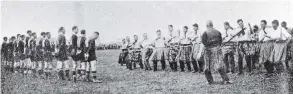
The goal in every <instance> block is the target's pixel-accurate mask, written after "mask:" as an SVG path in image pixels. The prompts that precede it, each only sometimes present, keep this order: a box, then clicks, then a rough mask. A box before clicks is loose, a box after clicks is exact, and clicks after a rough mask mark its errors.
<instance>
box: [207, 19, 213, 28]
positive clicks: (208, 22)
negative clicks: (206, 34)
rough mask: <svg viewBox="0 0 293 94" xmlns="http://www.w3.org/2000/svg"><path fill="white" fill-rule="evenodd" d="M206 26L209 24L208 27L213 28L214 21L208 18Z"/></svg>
mask: <svg viewBox="0 0 293 94" xmlns="http://www.w3.org/2000/svg"><path fill="white" fill-rule="evenodd" d="M206 26H207V28H213V22H212V21H211V20H208V21H207V22H206Z"/></svg>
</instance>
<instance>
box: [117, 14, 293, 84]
mask: <svg viewBox="0 0 293 94" xmlns="http://www.w3.org/2000/svg"><path fill="white" fill-rule="evenodd" d="M237 23H238V25H239V26H238V27H237V28H232V27H231V26H230V24H229V22H225V23H224V24H223V25H224V28H225V32H219V31H218V30H216V29H214V27H213V23H212V22H211V21H208V22H207V23H206V27H207V30H205V31H204V32H201V31H200V30H199V26H198V24H197V23H195V24H193V26H192V27H193V30H194V31H192V32H191V33H188V32H190V31H188V27H187V26H184V27H183V34H181V31H180V30H178V31H177V32H175V31H174V30H173V26H172V25H169V26H168V30H169V33H168V36H167V37H163V36H161V31H160V30H157V37H156V39H155V40H150V39H148V35H147V33H144V34H143V40H142V41H138V36H137V35H134V41H133V42H131V41H130V38H129V37H126V38H125V39H123V40H122V42H123V45H122V48H121V50H122V51H121V53H120V56H119V60H118V63H119V64H121V65H123V64H126V67H127V69H130V70H132V69H133V67H134V68H136V64H139V65H140V67H141V68H144V69H145V70H153V71H157V62H160V63H161V66H162V70H165V69H166V64H169V66H170V69H171V70H172V71H177V68H178V66H177V65H178V63H179V67H180V69H181V71H185V67H186V66H187V69H188V72H190V71H192V68H191V67H192V66H193V70H194V73H196V72H204V74H205V76H206V79H207V80H208V83H209V84H211V83H213V77H212V74H211V73H212V72H213V71H215V70H216V71H218V72H219V73H220V74H221V77H222V78H223V80H224V81H223V82H224V83H231V82H230V81H229V78H228V76H227V73H229V72H231V73H236V71H237V70H238V74H239V75H241V74H243V70H244V66H246V67H247V69H248V72H251V71H252V69H257V70H260V69H261V68H263V67H264V68H265V69H266V70H267V75H268V76H269V75H271V73H273V71H274V69H277V72H281V71H283V70H284V69H285V68H287V69H289V68H292V64H291V63H290V62H288V61H289V60H290V57H292V55H291V53H292V51H293V50H292V48H293V47H291V44H292V42H291V38H292V35H293V31H292V28H288V27H287V23H286V22H282V23H281V25H279V21H278V20H274V21H272V26H268V25H267V22H266V20H262V21H261V22H260V27H259V26H257V25H254V26H252V27H251V26H250V24H248V27H245V26H244V23H243V20H242V19H238V20H237ZM244 60H245V61H246V62H243V61H244ZM166 62H167V63H166ZM151 65H152V66H151ZM236 65H237V66H236ZM237 67H238V69H236V68H237ZM282 69H283V70H282Z"/></svg>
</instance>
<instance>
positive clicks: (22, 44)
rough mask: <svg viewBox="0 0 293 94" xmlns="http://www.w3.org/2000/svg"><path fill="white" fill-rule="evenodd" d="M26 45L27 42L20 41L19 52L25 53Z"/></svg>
mask: <svg viewBox="0 0 293 94" xmlns="http://www.w3.org/2000/svg"><path fill="white" fill-rule="evenodd" d="M24 46H25V44H24V42H23V41H19V42H18V47H17V48H18V52H19V53H24Z"/></svg>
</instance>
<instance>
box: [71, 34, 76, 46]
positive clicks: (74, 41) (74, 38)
mask: <svg viewBox="0 0 293 94" xmlns="http://www.w3.org/2000/svg"><path fill="white" fill-rule="evenodd" d="M71 43H72V44H71V45H72V47H73V48H74V49H76V48H77V36H76V35H75V34H73V35H72V36H71Z"/></svg>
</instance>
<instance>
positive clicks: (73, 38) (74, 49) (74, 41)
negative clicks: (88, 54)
mask: <svg viewBox="0 0 293 94" xmlns="http://www.w3.org/2000/svg"><path fill="white" fill-rule="evenodd" d="M72 33H73V34H72V36H71V51H70V56H71V58H72V62H71V63H72V76H73V81H74V82H76V71H77V67H78V65H79V64H77V61H78V58H77V54H76V53H77V39H78V37H77V33H78V27H77V26H73V27H72Z"/></svg>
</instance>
